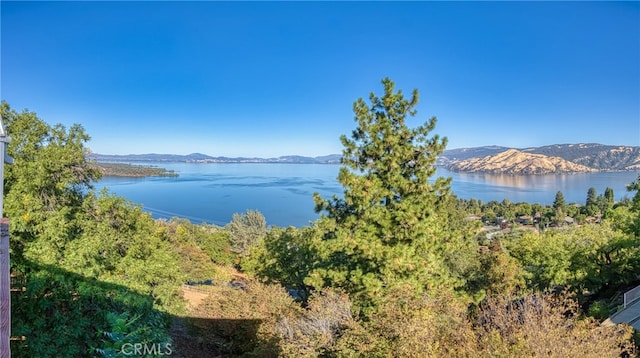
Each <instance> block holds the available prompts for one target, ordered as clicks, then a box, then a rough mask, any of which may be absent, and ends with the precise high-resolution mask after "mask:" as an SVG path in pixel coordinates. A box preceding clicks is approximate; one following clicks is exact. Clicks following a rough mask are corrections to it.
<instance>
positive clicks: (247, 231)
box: [228, 210, 267, 257]
mask: <svg viewBox="0 0 640 358" xmlns="http://www.w3.org/2000/svg"><path fill="white" fill-rule="evenodd" d="M228 230H229V233H230V234H231V237H230V240H231V251H232V252H234V253H236V254H238V255H240V256H241V257H243V256H247V255H248V254H249V249H250V248H251V246H253V245H255V244H256V243H257V242H258V241H259V240H261V239H262V238H264V236H265V235H266V234H267V221H266V220H265V218H264V216H263V215H262V214H261V213H260V212H259V211H257V210H247V212H246V213H244V214H233V219H232V220H231V222H230V223H229V224H228Z"/></svg>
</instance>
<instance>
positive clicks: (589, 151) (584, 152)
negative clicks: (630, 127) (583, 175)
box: [523, 143, 640, 170]
mask: <svg viewBox="0 0 640 358" xmlns="http://www.w3.org/2000/svg"><path fill="white" fill-rule="evenodd" d="M523 151H524V152H528V153H536V154H544V155H548V156H556V157H561V158H563V159H566V160H568V161H571V162H574V163H576V164H582V165H586V166H588V167H591V168H594V169H598V170H634V169H640V147H630V146H623V145H604V144H597V143H579V144H556V145H548V146H544V147H539V148H527V149H523Z"/></svg>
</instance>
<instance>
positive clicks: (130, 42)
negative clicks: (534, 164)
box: [0, 1, 640, 157]
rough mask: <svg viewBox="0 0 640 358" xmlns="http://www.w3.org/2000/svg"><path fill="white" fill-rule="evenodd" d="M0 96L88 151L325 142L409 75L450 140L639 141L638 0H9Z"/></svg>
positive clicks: (318, 146)
mask: <svg viewBox="0 0 640 358" xmlns="http://www.w3.org/2000/svg"><path fill="white" fill-rule="evenodd" d="M0 6H1V11H2V12H1V20H2V24H1V31H2V34H1V41H2V42H1V61H2V62H1V63H0V69H1V75H2V77H1V80H0V81H1V91H2V93H1V97H2V99H3V100H6V101H7V102H8V103H9V104H10V105H11V106H12V107H13V108H14V109H18V110H21V109H24V108H28V109H29V110H32V111H35V112H36V113H38V115H39V116H40V117H41V118H43V119H44V120H46V121H47V122H49V123H58V122H60V123H63V124H66V125H70V124H72V123H80V124H82V125H83V126H84V127H85V129H86V130H87V132H88V133H89V134H90V135H91V137H92V140H91V142H90V143H89V147H90V148H91V149H92V150H93V151H94V152H97V153H105V154H128V153H176V154H188V153H192V152H201V153H205V154H210V155H226V156H254V155H255V156H262V157H269V156H280V155H287V154H301V155H311V156H314V155H324V154H329V153H340V152H341V150H342V147H341V145H340V142H339V139H338V137H339V136H340V135H341V134H343V133H350V132H351V130H352V129H353V128H354V122H353V113H352V111H351V109H352V103H353V101H354V100H356V99H357V98H358V97H367V96H368V94H369V93H370V92H371V91H374V92H376V93H380V92H381V88H382V86H381V84H380V80H381V79H382V78H383V77H386V76H388V77H390V78H391V79H392V80H394V81H395V82H396V86H397V88H400V89H403V91H404V92H405V93H407V94H409V93H410V92H411V90H412V89H414V88H417V89H418V90H419V91H420V97H421V101H420V104H419V105H418V117H417V119H416V120H415V121H414V122H413V124H416V125H417V124H419V123H421V122H424V121H425V120H426V119H428V118H429V117H430V116H436V117H437V118H438V125H437V127H436V130H435V133H437V134H440V135H442V136H447V137H448V138H449V146H448V148H459V147H471V146H481V145H493V144H496V145H504V146H514V147H527V146H539V145H547V144H555V143H579V142H599V143H604V144H621V145H640V3H639V2H568V3H554V2H524V3H523V2H406V3H385V2H353V3H345V2H258V3H255V2H234V3H226V2H188V3H179V2H9V1H2V2H1V3H0Z"/></svg>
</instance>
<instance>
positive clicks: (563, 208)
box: [553, 191, 567, 225]
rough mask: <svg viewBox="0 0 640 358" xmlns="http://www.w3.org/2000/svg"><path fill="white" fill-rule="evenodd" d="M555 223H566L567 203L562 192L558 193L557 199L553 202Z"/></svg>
mask: <svg viewBox="0 0 640 358" xmlns="http://www.w3.org/2000/svg"><path fill="white" fill-rule="evenodd" d="M553 209H554V217H555V223H556V224H558V225H560V224H562V223H563V222H564V218H565V216H566V215H567V203H566V202H565V201H564V195H562V192H561V191H558V192H557V193H556V198H555V200H554V201H553Z"/></svg>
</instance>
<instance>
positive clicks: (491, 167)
mask: <svg viewBox="0 0 640 358" xmlns="http://www.w3.org/2000/svg"><path fill="white" fill-rule="evenodd" d="M449 168H450V169H451V170H455V171H461V172H469V173H474V172H482V173H501V174H552V173H577V172H591V171H595V169H592V168H589V167H586V166H584V165H580V164H575V163H572V162H570V161H568V160H565V159H562V158H560V157H550V156H546V155H543V154H531V153H525V152H521V151H519V150H517V149H507V150H505V151H504V152H501V153H498V154H495V155H488V156H486V157H484V158H470V159H466V160H461V161H456V162H453V163H451V164H450V165H449Z"/></svg>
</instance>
